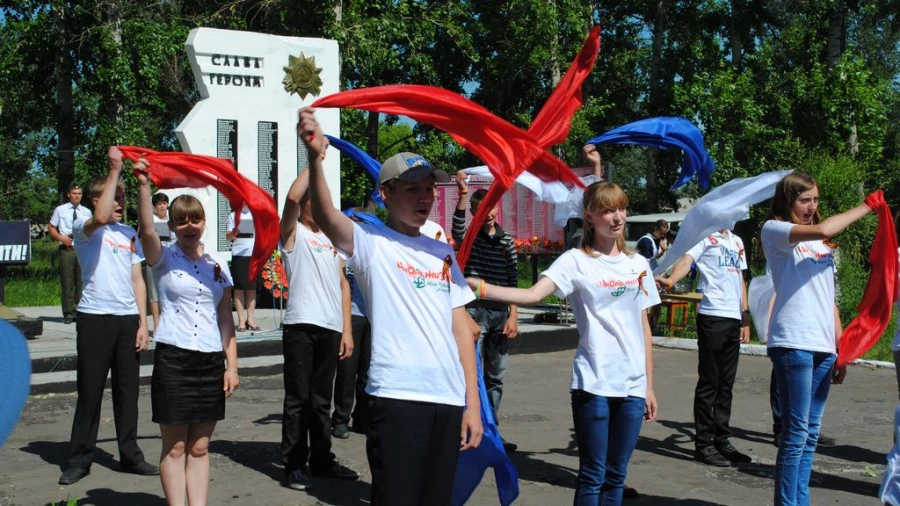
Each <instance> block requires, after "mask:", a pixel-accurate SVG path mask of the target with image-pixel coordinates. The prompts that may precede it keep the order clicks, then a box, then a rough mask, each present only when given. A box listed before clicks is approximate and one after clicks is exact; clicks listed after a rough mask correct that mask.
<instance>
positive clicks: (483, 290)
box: [479, 279, 487, 299]
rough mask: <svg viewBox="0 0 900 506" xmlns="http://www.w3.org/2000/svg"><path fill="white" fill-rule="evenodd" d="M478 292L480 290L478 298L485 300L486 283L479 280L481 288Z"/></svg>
mask: <svg viewBox="0 0 900 506" xmlns="http://www.w3.org/2000/svg"><path fill="white" fill-rule="evenodd" d="M479 290H481V297H479V298H481V299H483V298H485V297H486V296H487V283H485V282H484V279H482V280H481V286H480V287H479Z"/></svg>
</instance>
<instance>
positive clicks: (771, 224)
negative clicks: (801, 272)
mask: <svg viewBox="0 0 900 506" xmlns="http://www.w3.org/2000/svg"><path fill="white" fill-rule="evenodd" d="M794 226H795V225H794V224H793V223H788V222H786V221H778V220H769V221H767V222H765V223H764V224H763V227H762V232H760V237H761V239H762V245H763V251H764V252H765V253H766V255H768V254H769V253H771V254H773V255H778V256H786V255H788V254H790V252H791V250H793V249H794V245H793V244H791V229H792V228H794Z"/></svg>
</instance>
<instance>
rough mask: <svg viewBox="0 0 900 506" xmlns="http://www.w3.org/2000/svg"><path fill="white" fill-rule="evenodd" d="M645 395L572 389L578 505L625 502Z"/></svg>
mask: <svg viewBox="0 0 900 506" xmlns="http://www.w3.org/2000/svg"><path fill="white" fill-rule="evenodd" d="M644 406H645V402H644V399H643V398H641V397H602V396H599V395H594V394H591V393H588V392H585V391H584V390H572V418H573V419H574V420H575V441H576V443H577V444H578V485H577V486H576V487H575V500H574V502H573V504H574V505H575V506H588V505H589V506H598V505H599V506H618V505H620V504H622V491H623V490H624V488H625V474H626V472H627V471H628V461H629V460H631V454H632V453H633V452H634V447H635V446H637V441H638V435H639V434H640V433H641V424H642V423H643V421H644Z"/></svg>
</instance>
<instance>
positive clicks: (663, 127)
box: [587, 117, 716, 190]
mask: <svg viewBox="0 0 900 506" xmlns="http://www.w3.org/2000/svg"><path fill="white" fill-rule="evenodd" d="M587 144H596V145H600V144H632V145H637V146H650V147H654V148H658V149H670V148H673V147H674V148H680V149H681V150H682V151H684V157H683V158H682V159H681V174H679V175H678V180H677V181H675V184H674V185H672V189H673V190H675V189H677V188H679V187H681V186H684V185H686V184H687V183H689V182H690V181H691V179H693V178H694V175H696V176H697V184H699V185H700V187H701V188H703V189H707V188H709V177H710V175H712V172H713V171H714V170H715V169H716V164H715V162H713V160H712V158H711V157H710V156H709V153H708V152H707V151H706V147H705V146H704V144H703V134H702V133H700V130H699V129H698V128H697V127H696V126H695V125H694V124H693V123H691V122H690V121H688V120H686V119H684V118H677V117H659V118H647V119H642V120H640V121H635V122H634V123H628V124H627V125H622V126H620V127H618V128H614V129H612V130H610V131H608V132H606V133H605V134H603V135H601V136H599V137H595V138H593V139H591V140H589V141H587Z"/></svg>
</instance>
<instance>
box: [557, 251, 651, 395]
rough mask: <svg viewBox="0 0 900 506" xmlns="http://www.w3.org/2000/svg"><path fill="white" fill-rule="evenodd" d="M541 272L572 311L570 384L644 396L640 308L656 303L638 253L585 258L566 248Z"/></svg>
mask: <svg viewBox="0 0 900 506" xmlns="http://www.w3.org/2000/svg"><path fill="white" fill-rule="evenodd" d="M541 276H546V277H548V278H550V279H551V280H552V281H553V283H555V284H556V287H557V290H556V292H554V293H555V294H556V296H557V297H560V298H566V299H568V300H569V302H570V303H571V304H572V312H573V313H574V314H575V324H576V326H577V327H578V349H577V350H576V351H575V360H574V361H573V363H572V383H571V388H572V389H573V390H584V391H586V392H590V393H592V394H594V395H602V396H605V397H627V396H634V397H642V398H646V396H647V369H646V364H647V362H646V351H645V348H644V325H643V318H642V315H641V312H642V311H643V310H645V309H647V308H649V307H651V306H655V305H656V304H659V303H660V300H659V292H657V290H656V283H655V282H654V281H653V271H652V270H651V269H650V263H649V262H648V261H647V259H646V258H644V257H643V256H641V255H639V254H634V255H631V256H629V255H625V254H619V255H617V256H607V255H602V256H597V257H590V256H588V255H587V254H586V253H584V251H582V250H580V249H570V250H569V251H566V252H565V253H563V254H562V255H561V256H560V257H559V258H558V259H557V260H556V261H555V262H553V265H551V266H550V268H549V269H547V270H546V271H544V272H542V273H541Z"/></svg>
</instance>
